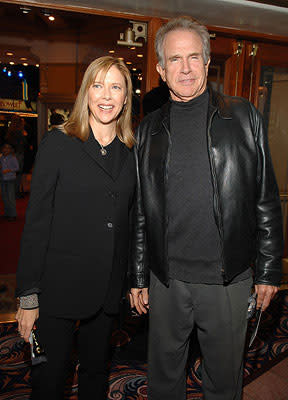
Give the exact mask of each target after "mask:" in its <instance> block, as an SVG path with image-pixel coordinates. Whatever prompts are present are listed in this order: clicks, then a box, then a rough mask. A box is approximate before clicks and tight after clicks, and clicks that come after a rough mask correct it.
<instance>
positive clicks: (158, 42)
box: [155, 17, 210, 68]
mask: <svg viewBox="0 0 288 400" xmlns="http://www.w3.org/2000/svg"><path fill="white" fill-rule="evenodd" d="M172 31H190V32H196V33H197V34H198V35H199V37H200V39H201V41H202V47H203V59H204V63H205V64H207V62H208V60H209V58H210V36H209V32H208V30H207V28H206V26H204V25H201V24H200V23H199V22H198V21H196V20H195V19H192V18H190V17H179V18H173V19H171V20H170V21H169V22H167V24H165V25H162V26H161V28H160V29H159V30H158V32H157V34H156V39H155V51H156V55H157V58H158V62H159V64H160V65H161V67H162V68H164V52H163V44H164V40H165V37H166V35H167V33H169V32H172Z"/></svg>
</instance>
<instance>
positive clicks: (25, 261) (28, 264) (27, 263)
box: [16, 133, 63, 297]
mask: <svg viewBox="0 0 288 400" xmlns="http://www.w3.org/2000/svg"><path fill="white" fill-rule="evenodd" d="M60 135H61V136H62V135H63V134H62V133H61V134H55V135H54V134H51V135H49V136H47V137H46V138H45V139H43V140H42V141H41V143H40V146H39V149H38V152H37V156H36V161H35V166H34V170H33V175H32V184H31V193H30V199H29V203H28V207H27V210H26V220H25V226H24V230H23V234H22V239H21V247H20V258H19V262H18V268H17V273H16V280H17V288H16V297H19V296H26V295H30V294H33V293H40V279H41V275H42V272H43V268H44V264H45V257H46V252H47V248H48V242H49V237H50V226H51V222H52V218H53V207H54V193H55V189H56V184H57V179H58V165H59V155H58V154H59V148H60V143H61V142H62V140H61V138H60V137H59V136H60Z"/></svg>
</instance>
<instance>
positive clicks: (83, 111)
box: [64, 56, 134, 148]
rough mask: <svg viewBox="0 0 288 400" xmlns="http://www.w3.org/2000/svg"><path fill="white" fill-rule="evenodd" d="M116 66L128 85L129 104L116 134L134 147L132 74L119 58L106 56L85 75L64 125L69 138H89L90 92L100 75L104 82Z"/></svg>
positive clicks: (117, 126) (93, 62)
mask: <svg viewBox="0 0 288 400" xmlns="http://www.w3.org/2000/svg"><path fill="white" fill-rule="evenodd" d="M112 66H115V67H116V68H118V70H119V71H120V72H121V75H122V76H123V78H124V80H125V84H126V88H125V89H126V96H127V102H126V104H125V105H124V107H123V110H122V111H121V112H120V114H119V116H118V119H117V122H116V134H117V136H118V138H119V139H120V140H121V142H123V143H124V144H125V145H126V146H127V147H129V148H131V147H132V146H133V145H134V136H133V132H132V127H131V111H132V81H131V77H130V72H129V70H128V68H127V67H126V65H125V64H124V63H123V62H122V61H121V60H119V59H118V58H114V57H110V56H104V57H99V58H97V59H96V60H94V61H92V62H91V64H90V65H89V66H88V68H87V69H86V72H85V74H84V77H83V80H82V83H81V86H80V89H79V92H78V95H77V98H76V101H75V105H74V108H73V111H72V113H71V115H70V117H69V119H68V121H67V122H66V123H65V125H64V129H65V131H66V133H67V134H68V135H69V136H75V137H78V138H79V139H80V140H82V141H83V142H85V141H86V140H87V139H88V137H89V131H90V128H89V114H90V110H89V107H88V90H89V88H90V86H91V85H92V84H93V83H94V81H95V78H96V76H97V74H98V73H100V75H101V76H100V79H101V80H104V79H105V76H106V74H107V72H108V71H109V69H110V68H111V67H112Z"/></svg>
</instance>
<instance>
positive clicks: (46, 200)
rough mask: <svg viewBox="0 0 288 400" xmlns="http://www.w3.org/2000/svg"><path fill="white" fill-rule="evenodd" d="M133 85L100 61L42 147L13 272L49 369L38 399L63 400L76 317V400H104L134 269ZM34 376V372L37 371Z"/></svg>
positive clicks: (22, 326) (26, 330) (22, 325)
mask: <svg viewBox="0 0 288 400" xmlns="http://www.w3.org/2000/svg"><path fill="white" fill-rule="evenodd" d="M131 99H132V84H131V79H130V74H129V71H128V69H127V67H126V66H125V64H123V63H122V62H121V61H119V60H118V59H115V58H112V57H101V58H98V59H96V60H95V61H93V62H92V63H91V64H90V65H89V67H88V69H87V71H86V72H85V75H84V78H83V82H82V84H81V87H80V90H79V93H78V96H77V99H76V102H75V106H74V109H73V112H72V114H71V117H70V118H69V120H68V121H67V123H66V125H65V131H66V134H65V133H62V132H61V131H54V132H53V133H51V134H50V135H47V137H45V138H44V139H43V140H42V142H41V144H40V147H39V150H38V154H37V158H36V165H35V168H34V172H33V179H32V188H31V196H30V201H29V205H28V209H27V213H26V224H25V227H24V232H23V237H22V243H21V254H20V260H19V265H18V270H17V291H16V294H17V296H19V297H20V308H19V310H18V312H17V315H16V318H17V320H18V323H19V332H20V334H21V335H22V336H23V338H24V339H25V340H26V341H27V340H28V337H29V334H30V332H31V329H32V326H33V324H34V322H35V321H36V320H37V318H38V313H39V319H38V320H37V322H36V327H37V331H38V333H39V340H40V343H41V345H42V346H43V348H44V350H45V353H46V356H47V360H48V361H47V362H46V363H43V364H42V365H41V368H40V371H37V378H36V376H35V378H34V376H33V375H32V381H33V389H32V398H35V399H41V400H42V399H49V400H51V399H53V400H56V399H63V393H64V382H65V377H66V375H67V364H68V359H69V355H70V351H71V347H72V337H73V331H74V329H75V323H76V321H77V320H80V323H79V333H78V337H79V339H78V348H79V351H78V353H79V360H80V368H79V398H80V399H87V400H88V399H89V400H90V399H92V398H95V399H106V396H105V393H106V382H107V359H108V353H109V337H110V333H111V327H112V321H113V314H114V315H115V313H117V312H118V308H119V300H120V297H121V294H122V286H123V281H124V278H125V275H126V270H127V262H128V239H129V232H128V230H129V213H130V209H131V205H132V200H133V194H134V187H135V169H134V161H133V152H132V150H131V148H132V147H133V143H134V138H133V135H132V131H131ZM34 375H35V373H34Z"/></svg>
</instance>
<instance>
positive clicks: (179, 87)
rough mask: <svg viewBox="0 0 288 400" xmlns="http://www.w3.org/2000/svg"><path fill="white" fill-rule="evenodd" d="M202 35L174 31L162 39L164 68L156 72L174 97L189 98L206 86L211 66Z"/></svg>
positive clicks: (182, 99)
mask: <svg viewBox="0 0 288 400" xmlns="http://www.w3.org/2000/svg"><path fill="white" fill-rule="evenodd" d="M202 47H203V46H202V41H201V39H200V36H199V35H198V34H197V33H196V32H190V31H186V30H185V31H184V30H175V31H171V32H169V33H168V34H167V35H166V37H165V39H164V42H163V53H164V68H162V67H161V65H160V64H157V67H156V68H157V71H158V72H159V74H160V75H161V78H162V80H163V81H164V82H166V83H167V85H168V87H169V89H170V95H171V97H172V100H176V101H189V100H192V99H194V98H195V97H197V96H199V95H200V94H202V93H203V92H204V91H205V89H206V84H207V75H208V67H209V63H210V60H208V62H207V64H205V63H204V60H203V51H202V50H203V49H202Z"/></svg>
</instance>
